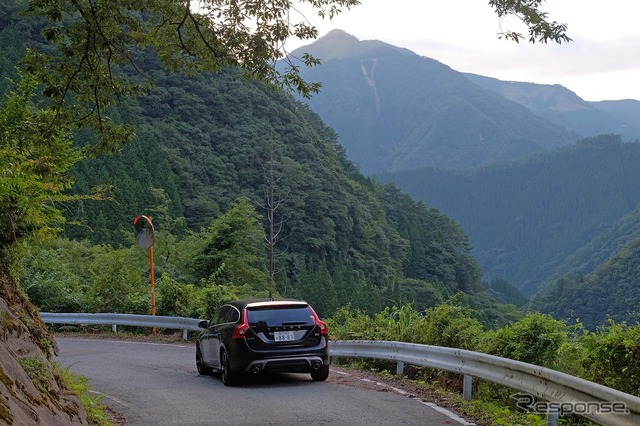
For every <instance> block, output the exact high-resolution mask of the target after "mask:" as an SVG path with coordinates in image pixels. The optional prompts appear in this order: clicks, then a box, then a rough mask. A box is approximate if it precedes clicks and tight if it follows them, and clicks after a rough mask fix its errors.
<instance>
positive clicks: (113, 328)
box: [111, 324, 118, 333]
mask: <svg viewBox="0 0 640 426" xmlns="http://www.w3.org/2000/svg"><path fill="white" fill-rule="evenodd" d="M111 331H112V332H113V333H117V332H118V326H117V325H115V324H111Z"/></svg>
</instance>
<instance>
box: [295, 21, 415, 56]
mask: <svg viewBox="0 0 640 426" xmlns="http://www.w3.org/2000/svg"><path fill="white" fill-rule="evenodd" d="M380 48H387V49H391V50H394V51H397V52H405V53H406V52H410V51H408V50H407V49H402V48H399V47H396V46H392V45H390V44H387V43H384V42H382V41H379V40H363V41H361V40H359V39H358V38H357V37H355V36H353V35H351V34H349V33H347V32H346V31H344V30H340V29H335V30H331V31H329V32H328V33H327V34H325V35H324V36H322V37H320V38H319V39H317V40H316V41H315V42H313V43H311V44H308V45H306V46H302V47H300V48H298V49H296V50H294V51H293V52H292V53H293V54H294V55H296V56H300V55H302V54H303V53H309V54H311V55H313V56H315V57H317V58H320V59H321V60H329V59H342V58H347V57H350V56H361V55H365V54H367V53H370V52H371V51H373V50H377V49H380ZM410 53H413V52H410Z"/></svg>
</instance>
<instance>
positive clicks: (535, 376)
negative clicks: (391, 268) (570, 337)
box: [40, 312, 640, 426]
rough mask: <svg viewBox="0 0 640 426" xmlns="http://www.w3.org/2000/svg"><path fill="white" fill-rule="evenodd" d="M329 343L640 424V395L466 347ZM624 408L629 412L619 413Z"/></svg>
mask: <svg viewBox="0 0 640 426" xmlns="http://www.w3.org/2000/svg"><path fill="white" fill-rule="evenodd" d="M40 317H41V318H42V320H43V321H44V322H45V323H48V324H100V325H111V327H112V330H113V331H114V332H115V331H116V326H117V325H129V326H137V327H159V328H169V329H178V330H182V338H183V339H184V340H186V339H187V337H188V332H189V331H199V330H200V328H199V327H198V323H199V322H200V320H199V319H195V318H184V317H167V316H151V315H129V314H104V313H98V314H86V313H49V312H41V313H40ZM329 347H330V350H331V356H332V357H353V358H375V359H381V360H388V361H395V362H396V363H397V373H398V374H399V375H402V373H403V369H404V364H405V363H407V364H412V365H418V366H423V367H430V368H434V369H438V370H444V371H448V372H452V373H459V374H462V375H464V381H463V384H464V389H463V395H464V397H465V399H467V400H470V399H471V387H472V386H471V385H472V378H473V377H478V378H480V379H483V380H488V381H490V382H493V383H497V384H500V385H503V386H507V387H510V388H513V389H516V390H518V391H521V392H526V393H527V394H529V395H531V396H533V397H536V398H540V399H542V400H544V401H548V405H544V406H543V408H546V409H547V424H548V425H557V423H558V414H559V413H562V412H567V411H569V412H572V413H574V414H578V415H580V416H582V417H585V418H587V419H590V420H592V421H594V422H597V423H600V424H603V425H611V426H637V425H640V398H639V397H636V396H633V395H629V394H627V393H624V392H620V391H618V390H615V389H612V388H609V387H606V386H603V385H599V384H597V383H593V382H589V381H587V380H584V379H580V378H578V377H574V376H571V375H569V374H565V373H561V372H559V371H555V370H551V369H548V368H544V367H539V366H537V365H533V364H527V363H524V362H520V361H514V360H511V359H507V358H501V357H497V356H494V355H488V354H483V353H480V352H473V351H468V350H464V349H453V348H446V347H441V346H431V345H419V344H414V343H403V342H388V341H373V340H337V341H330V342H329ZM620 407H623V408H624V409H625V410H626V412H625V413H620V412H619V409H620ZM535 408H539V406H538V405H535Z"/></svg>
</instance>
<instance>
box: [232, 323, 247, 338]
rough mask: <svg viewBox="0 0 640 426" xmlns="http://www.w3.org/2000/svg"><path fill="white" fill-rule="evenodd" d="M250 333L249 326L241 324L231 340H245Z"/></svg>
mask: <svg viewBox="0 0 640 426" xmlns="http://www.w3.org/2000/svg"><path fill="white" fill-rule="evenodd" d="M247 331H249V324H240V325H239V326H237V327H236V329H235V330H233V335H232V336H231V338H233V339H244V337H245V334H246V333H247Z"/></svg>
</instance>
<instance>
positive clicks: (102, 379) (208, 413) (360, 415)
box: [56, 337, 465, 426]
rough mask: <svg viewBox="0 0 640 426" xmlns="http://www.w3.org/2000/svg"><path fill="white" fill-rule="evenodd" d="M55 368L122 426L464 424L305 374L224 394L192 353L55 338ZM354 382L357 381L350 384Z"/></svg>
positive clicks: (399, 399) (395, 397)
mask: <svg viewBox="0 0 640 426" xmlns="http://www.w3.org/2000/svg"><path fill="white" fill-rule="evenodd" d="M56 341H57V342H58V345H59V347H60V354H59V356H58V362H59V363H60V364H61V365H62V366H63V367H65V368H69V369H70V370H71V371H72V372H74V373H77V374H80V375H82V376H84V377H86V378H88V379H89V384H90V385H91V387H92V388H93V389H94V390H95V391H97V392H100V393H101V394H104V398H103V399H102V402H103V403H104V404H105V405H108V406H109V407H110V408H111V409H113V410H114V411H116V412H118V413H121V414H123V415H124V416H125V419H126V425H326V424H332V425H356V426H357V425H367V426H375V425H394V426H395V425H459V424H465V422H464V420H462V419H460V418H457V417H456V416H455V415H453V414H451V413H444V414H443V413H442V412H439V411H437V410H435V409H433V408H431V407H429V406H427V405H425V404H423V403H421V402H420V401H418V400H416V399H413V398H409V397H407V396H405V395H401V394H399V393H396V392H391V391H388V390H389V389H384V390H387V391H382V392H381V391H380V390H381V389H377V390H376V389H375V386H373V388H374V389H371V388H372V386H346V385H344V384H341V383H340V379H342V376H341V374H340V373H338V372H332V373H331V375H330V377H329V380H328V381H326V382H313V381H312V380H311V377H310V376H309V375H308V374H274V375H266V376H258V377H249V378H247V379H246V380H244V381H243V382H242V383H240V384H239V385H238V386H236V387H225V386H224V385H223V384H222V382H221V381H220V378H219V377H218V376H215V375H214V376H200V375H199V374H198V372H197V370H196V366H195V347H194V346H193V345H187V344H184V345H181V344H166V343H148V342H132V341H121V340H100V339H79V338H66V337H58V338H56ZM354 380H355V379H354Z"/></svg>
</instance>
